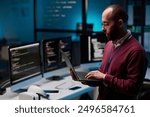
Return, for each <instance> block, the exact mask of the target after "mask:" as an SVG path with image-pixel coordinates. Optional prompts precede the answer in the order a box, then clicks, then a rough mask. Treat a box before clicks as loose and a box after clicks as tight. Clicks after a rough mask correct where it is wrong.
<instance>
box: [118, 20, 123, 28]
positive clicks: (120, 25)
mask: <svg viewBox="0 0 150 117" xmlns="http://www.w3.org/2000/svg"><path fill="white" fill-rule="evenodd" d="M118 25H119V27H123V25H124V22H123V20H122V19H119V20H118Z"/></svg>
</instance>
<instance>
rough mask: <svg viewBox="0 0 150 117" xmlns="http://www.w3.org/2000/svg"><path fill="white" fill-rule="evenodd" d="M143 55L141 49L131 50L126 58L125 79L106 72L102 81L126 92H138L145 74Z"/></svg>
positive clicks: (112, 87)
mask: <svg viewBox="0 0 150 117" xmlns="http://www.w3.org/2000/svg"><path fill="white" fill-rule="evenodd" d="M145 62H146V61H145V56H144V52H143V51H141V50H136V51H134V52H132V53H131V54H130V56H129V58H128V60H127V75H126V76H127V77H126V78H125V79H123V78H119V77H115V76H112V75H111V74H107V75H106V76H105V80H104V82H105V83H106V84H107V85H108V86H109V87H110V88H111V89H114V90H116V91H119V92H123V93H126V94H136V93H138V91H139V89H140V86H141V84H142V81H143V78H144V76H145V73H144V71H145Z"/></svg>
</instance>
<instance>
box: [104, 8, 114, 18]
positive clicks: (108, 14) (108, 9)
mask: <svg viewBox="0 0 150 117" xmlns="http://www.w3.org/2000/svg"><path fill="white" fill-rule="evenodd" d="M112 11H113V8H111V7H110V8H107V9H105V10H104V12H103V14H102V17H107V18H111V16H112Z"/></svg>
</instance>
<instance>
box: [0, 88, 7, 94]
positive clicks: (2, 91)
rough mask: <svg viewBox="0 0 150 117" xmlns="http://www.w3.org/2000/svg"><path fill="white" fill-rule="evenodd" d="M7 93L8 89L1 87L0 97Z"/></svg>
mask: <svg viewBox="0 0 150 117" xmlns="http://www.w3.org/2000/svg"><path fill="white" fill-rule="evenodd" d="M5 92H6V88H1V87H0V95H3V94H4V93H5Z"/></svg>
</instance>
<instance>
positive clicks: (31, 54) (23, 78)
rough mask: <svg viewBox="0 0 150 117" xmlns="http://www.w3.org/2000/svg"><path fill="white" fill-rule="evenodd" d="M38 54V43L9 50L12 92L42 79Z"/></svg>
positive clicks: (39, 55)
mask: <svg viewBox="0 0 150 117" xmlns="http://www.w3.org/2000/svg"><path fill="white" fill-rule="evenodd" d="M40 53H41V52H40V43H39V42H36V43H30V44H25V45H20V46H16V47H10V48H9V61H10V62H9V63H10V83H11V89H12V91H20V90H21V89H23V88H24V87H26V86H28V85H30V84H31V83H33V82H36V81H38V80H40V79H41V78H42V70H41V68H42V67H41V54H40Z"/></svg>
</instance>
